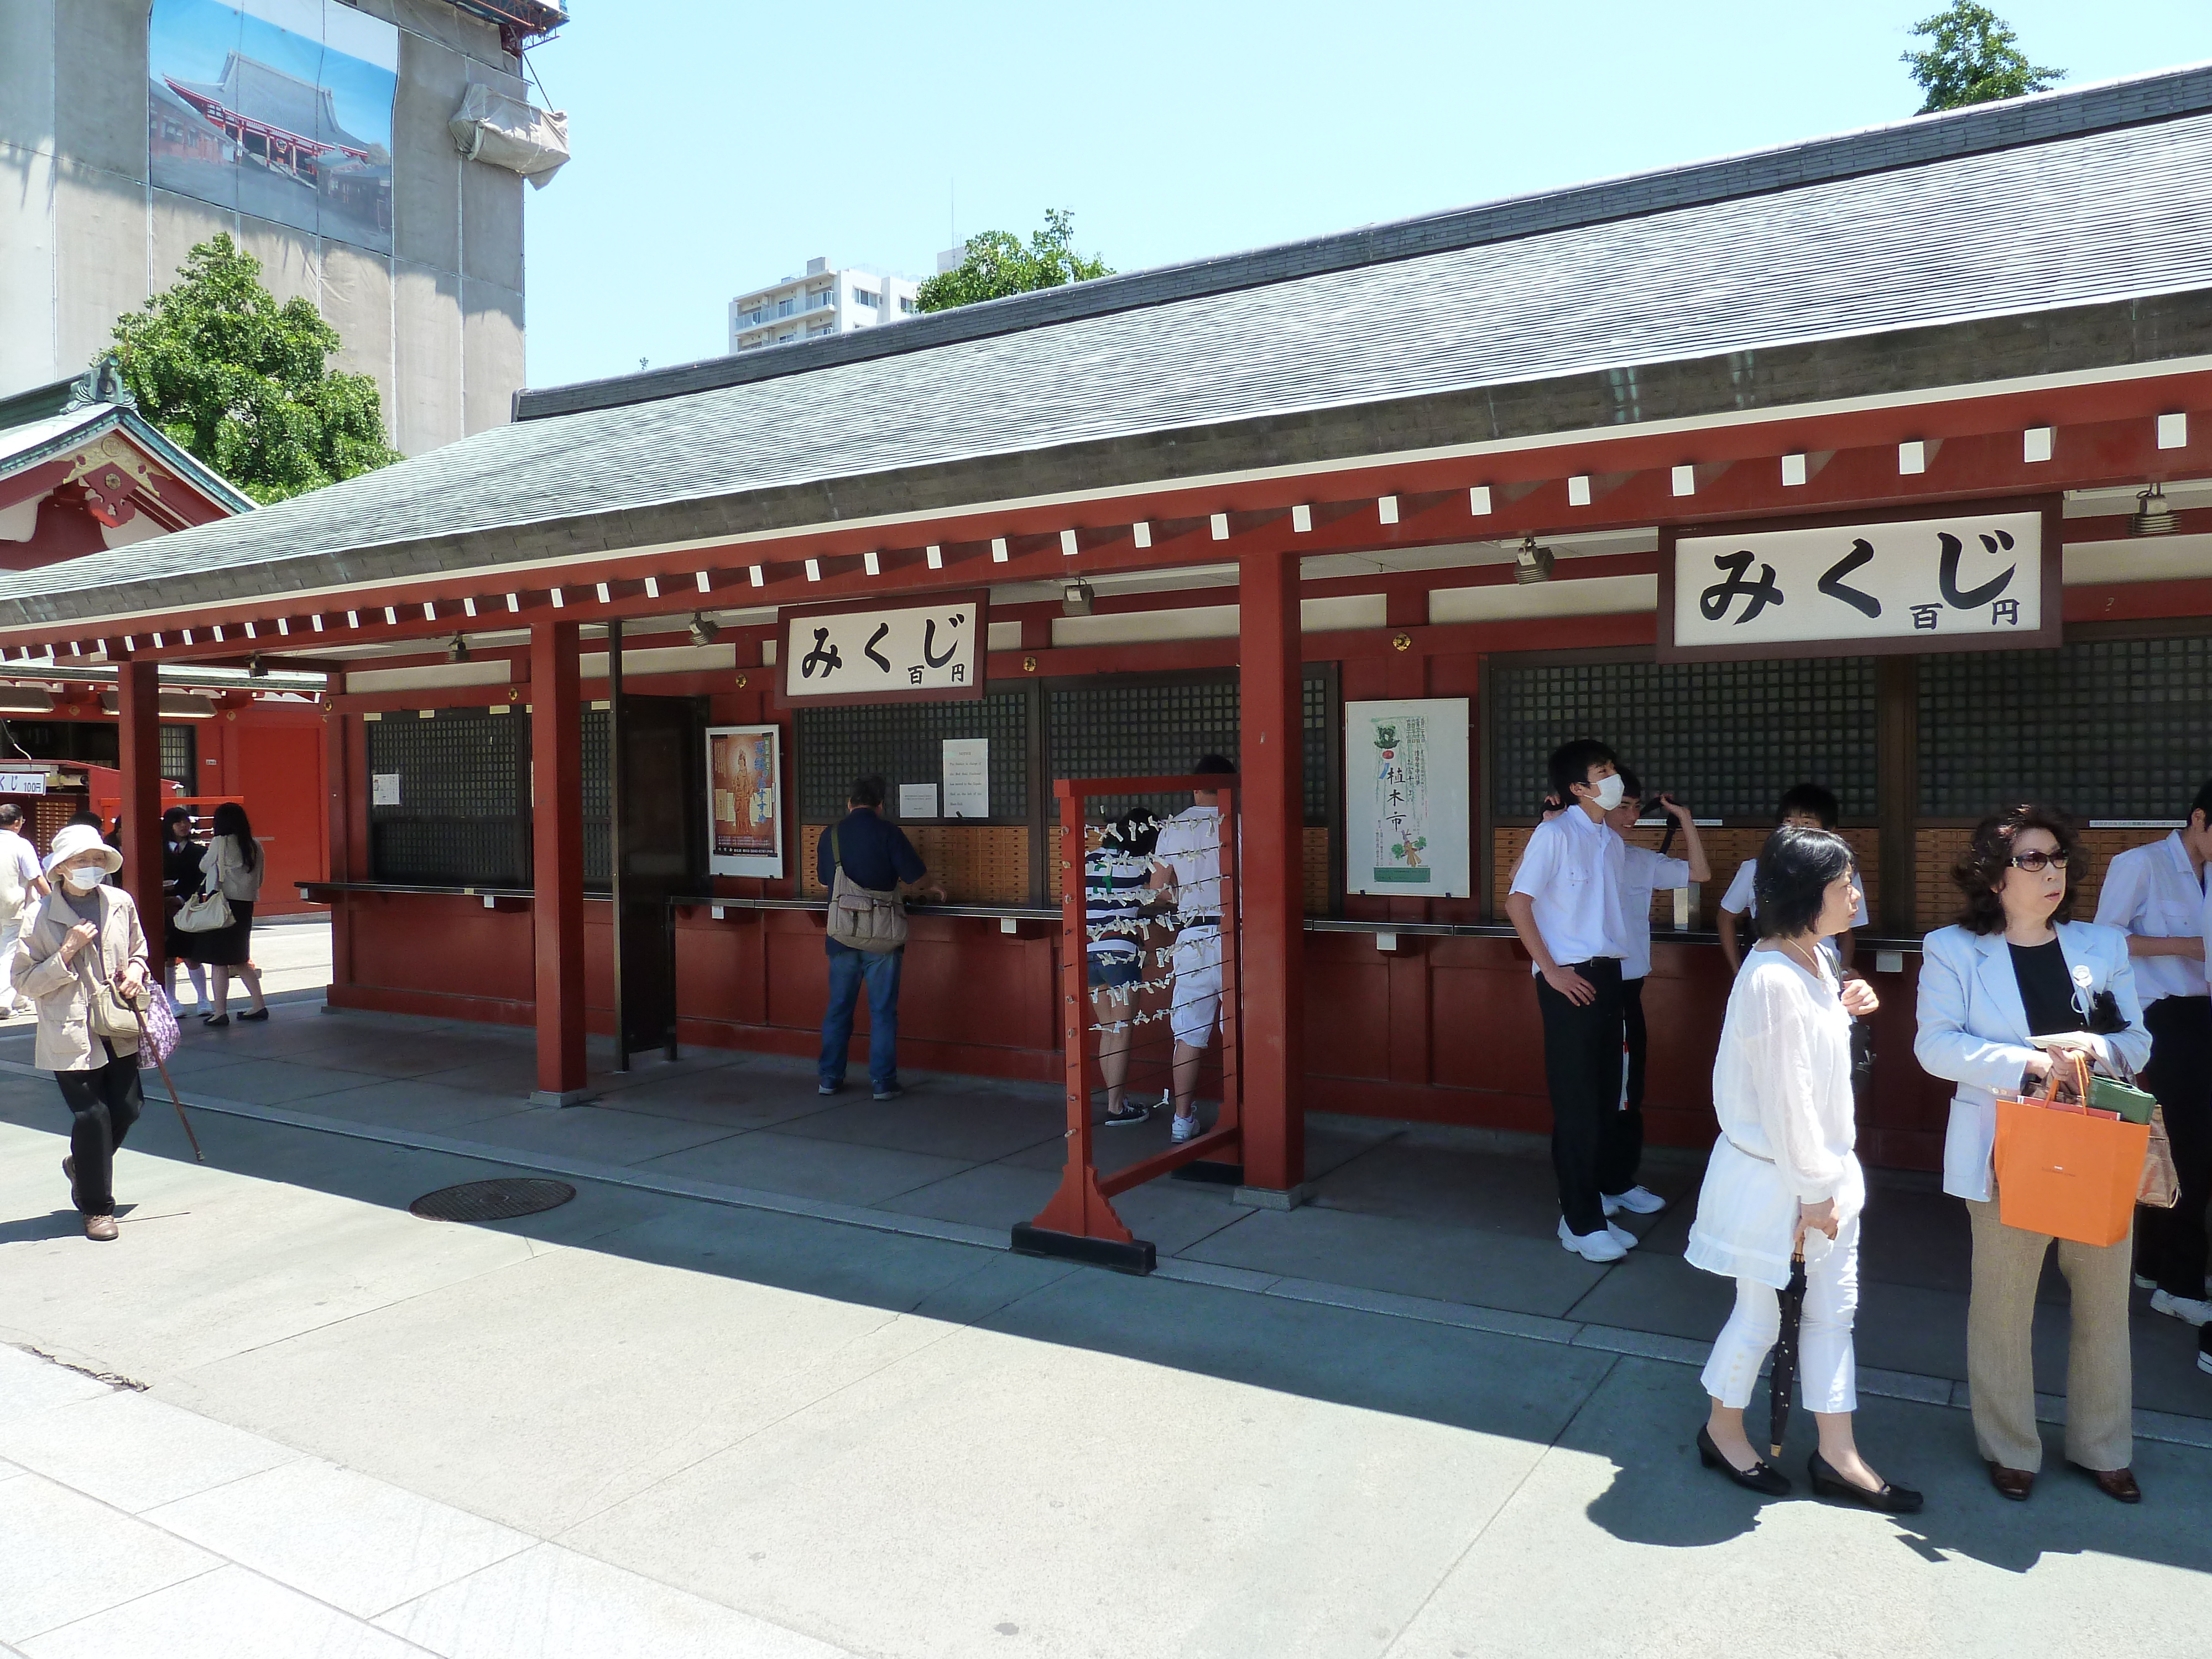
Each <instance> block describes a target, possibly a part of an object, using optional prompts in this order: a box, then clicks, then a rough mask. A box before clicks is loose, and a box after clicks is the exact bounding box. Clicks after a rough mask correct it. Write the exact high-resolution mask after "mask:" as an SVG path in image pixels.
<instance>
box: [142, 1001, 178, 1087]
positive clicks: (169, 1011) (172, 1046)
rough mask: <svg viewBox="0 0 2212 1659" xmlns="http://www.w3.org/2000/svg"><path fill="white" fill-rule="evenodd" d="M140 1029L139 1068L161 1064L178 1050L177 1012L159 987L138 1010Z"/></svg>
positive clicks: (143, 1069)
mask: <svg viewBox="0 0 2212 1659" xmlns="http://www.w3.org/2000/svg"><path fill="white" fill-rule="evenodd" d="M138 1016H139V1030H140V1031H141V1032H142V1033H143V1036H141V1038H140V1041H139V1043H138V1069H139V1070H140V1071H142V1072H143V1071H146V1070H149V1069H150V1068H152V1067H154V1066H159V1065H160V1064H161V1062H162V1061H163V1060H167V1059H168V1057H169V1056H170V1055H171V1054H174V1053H176V1052H177V1014H176V1010H174V1009H173V1008H172V1007H170V1006H169V999H168V998H167V996H166V995H164V994H162V993H161V991H160V990H159V989H155V991H154V994H153V995H151V996H149V997H148V998H147V999H146V1006H144V1007H143V1008H142V1009H140V1010H139V1011H138Z"/></svg>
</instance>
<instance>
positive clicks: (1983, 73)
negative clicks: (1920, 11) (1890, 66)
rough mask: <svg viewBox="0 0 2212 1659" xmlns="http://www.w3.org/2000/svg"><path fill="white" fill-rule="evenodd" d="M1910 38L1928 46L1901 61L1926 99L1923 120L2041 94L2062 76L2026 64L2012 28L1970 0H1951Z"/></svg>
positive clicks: (1925, 19)
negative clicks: (1942, 111) (1938, 113)
mask: <svg viewBox="0 0 2212 1659" xmlns="http://www.w3.org/2000/svg"><path fill="white" fill-rule="evenodd" d="M1912 33H1913V35H1914V37H1915V38H1916V39H1920V40H1927V41H1929V43H1930V44H1929V47H1928V50H1927V51H1925V52H1906V53H1905V55H1904V57H1903V58H1902V59H1901V60H1900V61H1902V62H1903V63H1904V64H1906V65H1907V66H1909V67H1910V68H1911V70H1912V78H1913V80H1914V81H1916V82H1918V83H1919V87H1920V90H1921V91H1922V92H1923V93H1925V94H1927V101H1926V102H1924V103H1923V104H1922V105H1921V106H1920V109H1919V113H1921V114H1923V115H1932V114H1933V113H1935V112H1936V111H1937V110H1939V109H1963V108H1964V107H1965V106H1967V105H1968V104H1990V103H1995V102H1996V101H1997V100H1999V99H2002V98H2017V97H2019V96H2021V94H2023V93H2029V92H2041V91H2043V90H2045V88H2048V87H2050V86H2051V84H2052V83H2053V82H2057V81H2058V80H2061V79H2063V77H2064V76H2065V74H2066V71H2065V70H2062V69H2045V68H2043V67H2042V66H2041V65H2040V64H2031V63H2029V62H2028V61H2027V53H2025V52H2022V51H2021V49H2020V48H2019V46H2016V45H2015V44H2014V43H2015V41H2016V40H2018V39H2019V38H2020V37H2019V36H2017V35H2016V34H2015V33H2013V31H2012V26H2011V25H2010V24H2008V23H2007V22H2006V21H2004V19H2003V18H2002V17H2000V16H1998V15H1996V13H1995V12H1993V11H1991V10H1990V9H1989V8H1988V7H1987V6H1984V5H1978V4H1976V3H1975V0H1951V9H1949V10H1948V11H1939V12H1937V13H1936V15H1934V16H1933V17H1923V18H1922V19H1921V20H1920V21H1919V22H1918V23H1917V24H1915V25H1914V26H1913V30H1912Z"/></svg>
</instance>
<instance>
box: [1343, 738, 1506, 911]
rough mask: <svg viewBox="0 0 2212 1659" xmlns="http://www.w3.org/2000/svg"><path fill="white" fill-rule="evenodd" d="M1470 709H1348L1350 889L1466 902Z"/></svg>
mask: <svg viewBox="0 0 2212 1659" xmlns="http://www.w3.org/2000/svg"><path fill="white" fill-rule="evenodd" d="M1467 756H1468V702H1467V699H1466V698H1465V697H1423V698H1413V699H1404V700H1391V701H1385V702H1347V703H1346V704H1345V705H1344V890H1345V891H1346V892H1347V893H1373V894H1381V895H1383V896H1387V897H1390V898H1466V897H1468V896H1470V895H1471V894H1472V893H1473V892H1474V879H1473V877H1472V875H1471V873H1470V872H1469V868H1468V833H1469V829H1470V827H1471V819H1470V817H1469V814H1470V812H1471V811H1472V810H1473V803H1472V802H1471V801H1470V800H1469V799H1468V766H1467Z"/></svg>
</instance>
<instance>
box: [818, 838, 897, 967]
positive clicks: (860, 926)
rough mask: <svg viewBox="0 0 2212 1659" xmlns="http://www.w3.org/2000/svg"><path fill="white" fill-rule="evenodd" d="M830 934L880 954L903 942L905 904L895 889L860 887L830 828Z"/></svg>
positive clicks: (852, 946)
mask: <svg viewBox="0 0 2212 1659" xmlns="http://www.w3.org/2000/svg"><path fill="white" fill-rule="evenodd" d="M829 858H830V866H831V867H830V871H829V877H830V879H829V937H830V938H831V939H835V940H836V941H837V943H838V944H840V945H845V946H847V947H848V948H849V949H851V950H854V951H869V952H871V953H872V954H875V955H878V956H880V955H883V954H884V953H885V952H887V951H896V950H897V949H898V948H899V947H900V946H901V945H904V944H905V943H906V907H905V906H904V905H903V904H902V903H900V902H899V896H898V890H897V889H896V888H893V889H891V890H890V891H888V892H884V891H882V890H878V889H877V888H873V887H863V886H861V885H860V883H859V882H857V881H854V879H853V878H852V877H850V876H848V875H847V874H846V873H845V859H844V854H843V853H842V851H841V850H840V848H839V847H838V844H837V829H836V825H835V824H832V825H831V826H830V829H829Z"/></svg>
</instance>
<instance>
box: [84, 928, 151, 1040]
mask: <svg viewBox="0 0 2212 1659" xmlns="http://www.w3.org/2000/svg"><path fill="white" fill-rule="evenodd" d="M99 950H100V946H99V943H98V941H96V940H95V941H94V944H93V946H92V949H91V952H90V953H91V954H93V955H95V956H97V955H98V954H99ZM87 954H88V953H87V952H86V951H78V952H77V953H76V971H77V977H78V978H80V979H82V981H84V1023H85V1027H86V1029H87V1030H89V1031H90V1032H91V1033H92V1035H93V1036H96V1037H106V1038H107V1039H108V1041H110V1042H115V1041H116V1040H118V1039H119V1038H123V1037H129V1038H131V1039H132V1040H133V1041H134V1042H135V1041H136V1040H137V1036H138V1010H139V1009H140V1008H142V1007H143V1006H145V1001H144V1000H145V998H146V994H147V993H146V989H145V987H143V986H141V987H139V992H138V995H139V999H140V1000H139V1001H137V1002H136V1003H134V1002H132V1001H131V1000H127V999H125V996H124V994H123V993H122V992H120V991H118V990H117V989H116V988H115V981H113V980H112V979H109V978H108V977H107V976H106V975H104V974H98V975H96V974H94V973H93V972H92V971H91V970H90V969H89V968H88V966H87V964H86V962H85V957H86V955H87Z"/></svg>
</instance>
